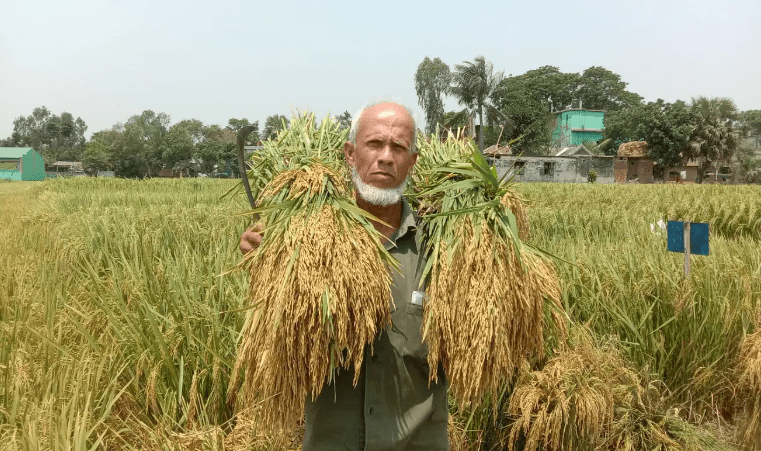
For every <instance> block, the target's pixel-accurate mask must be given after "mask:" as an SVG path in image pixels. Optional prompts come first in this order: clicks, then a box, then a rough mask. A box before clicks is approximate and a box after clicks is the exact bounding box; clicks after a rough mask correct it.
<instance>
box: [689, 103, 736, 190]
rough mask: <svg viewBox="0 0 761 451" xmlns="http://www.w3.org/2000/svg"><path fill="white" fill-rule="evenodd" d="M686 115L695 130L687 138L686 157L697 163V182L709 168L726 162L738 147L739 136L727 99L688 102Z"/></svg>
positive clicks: (733, 109) (733, 107)
mask: <svg viewBox="0 0 761 451" xmlns="http://www.w3.org/2000/svg"><path fill="white" fill-rule="evenodd" d="M690 113H691V114H692V123H693V124H694V125H695V128H694V129H693V130H692V135H690V143H689V155H690V157H691V158H693V159H695V160H696V161H697V162H698V164H699V168H698V182H701V181H702V179H703V177H704V175H705V172H706V169H707V168H708V167H709V165H711V164H712V163H713V164H714V165H716V166H718V164H719V163H721V162H723V163H728V162H729V160H730V159H731V158H732V156H733V155H734V153H735V150H736V149H737V147H738V146H739V144H740V133H739V131H738V130H737V129H736V128H735V121H736V120H737V119H738V118H739V113H738V111H737V107H736V106H735V104H734V102H732V100H730V99H727V98H710V99H709V98H707V97H702V96H701V97H698V98H693V99H692V104H691V106H690ZM716 172H718V169H717V170H716Z"/></svg>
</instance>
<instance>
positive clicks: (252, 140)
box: [225, 118, 259, 145]
mask: <svg viewBox="0 0 761 451" xmlns="http://www.w3.org/2000/svg"><path fill="white" fill-rule="evenodd" d="M247 125H253V126H254V129H253V130H251V132H250V133H249V134H248V137H247V138H246V141H247V144H249V145H256V143H258V142H259V121H254V122H249V121H248V119H234V118H233V119H230V120H229V121H227V127H225V128H226V129H228V130H231V131H233V132H235V136H236V137H237V136H238V132H239V131H240V129H242V128H243V127H245V126H247Z"/></svg>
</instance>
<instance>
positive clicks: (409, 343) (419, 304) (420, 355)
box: [403, 291, 428, 374]
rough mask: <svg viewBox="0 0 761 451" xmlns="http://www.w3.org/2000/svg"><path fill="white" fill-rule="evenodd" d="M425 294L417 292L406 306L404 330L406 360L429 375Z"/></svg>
mask: <svg viewBox="0 0 761 451" xmlns="http://www.w3.org/2000/svg"><path fill="white" fill-rule="evenodd" d="M424 302H425V293H424V292H421V291H415V292H413V294H412V297H411V299H410V300H409V301H408V302H407V305H406V306H405V307H406V309H407V315H406V316H407V318H406V322H405V323H406V324H405V330H404V336H405V337H406V340H405V343H404V352H403V354H404V359H405V361H407V364H408V365H412V366H414V367H417V368H419V371H421V372H424V373H426V374H427V373H428V346H427V345H426V344H425V343H424V342H423V330H422V328H423V303H424Z"/></svg>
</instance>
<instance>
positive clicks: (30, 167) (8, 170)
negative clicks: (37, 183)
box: [0, 147, 45, 180]
mask: <svg viewBox="0 0 761 451" xmlns="http://www.w3.org/2000/svg"><path fill="white" fill-rule="evenodd" d="M44 178H45V160H43V159H42V157H41V156H40V154H38V153H37V152H36V151H35V150H34V149H32V148H31V147H0V180H42V179H44Z"/></svg>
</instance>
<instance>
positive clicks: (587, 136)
mask: <svg viewBox="0 0 761 451" xmlns="http://www.w3.org/2000/svg"><path fill="white" fill-rule="evenodd" d="M604 118H605V111H603V110H584V109H581V108H571V109H568V110H563V111H557V112H555V130H554V131H553V132H552V143H553V147H555V148H563V147H572V146H578V145H581V144H584V143H585V142H589V141H599V140H601V139H602V130H603V129H604V128H605V125H604V124H603V119H604Z"/></svg>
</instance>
